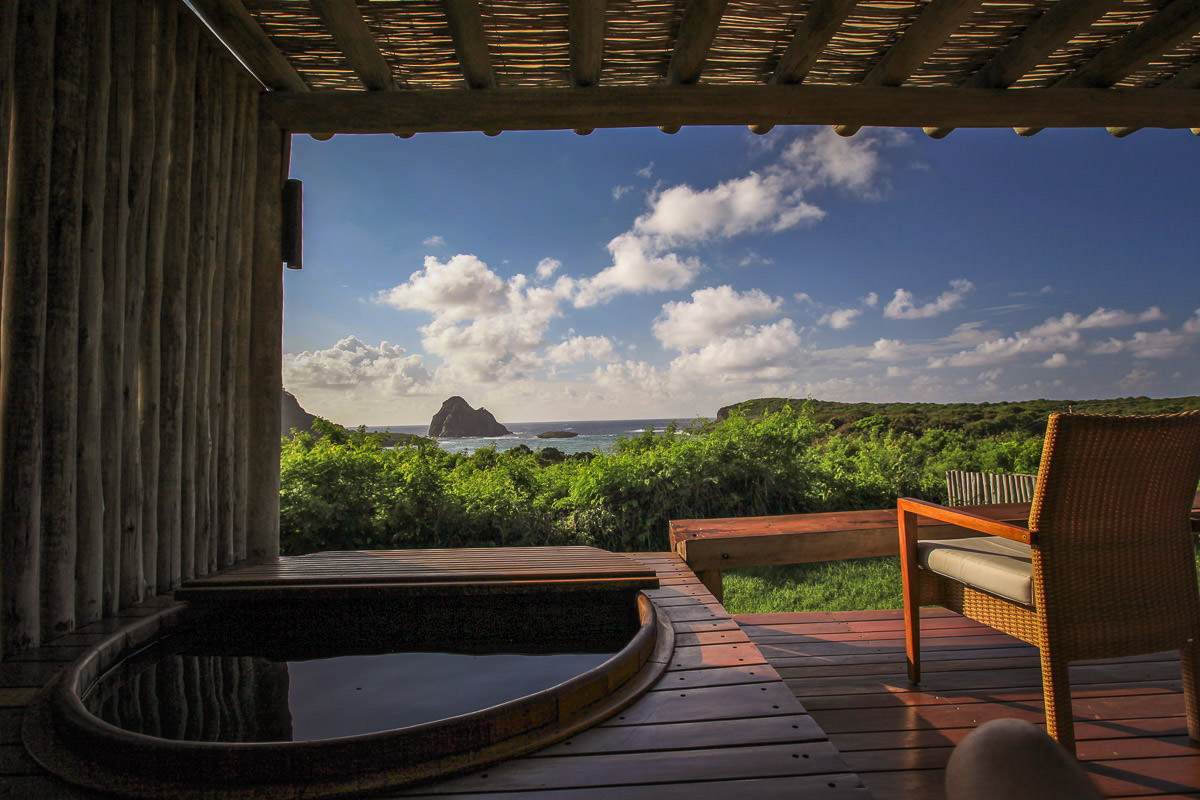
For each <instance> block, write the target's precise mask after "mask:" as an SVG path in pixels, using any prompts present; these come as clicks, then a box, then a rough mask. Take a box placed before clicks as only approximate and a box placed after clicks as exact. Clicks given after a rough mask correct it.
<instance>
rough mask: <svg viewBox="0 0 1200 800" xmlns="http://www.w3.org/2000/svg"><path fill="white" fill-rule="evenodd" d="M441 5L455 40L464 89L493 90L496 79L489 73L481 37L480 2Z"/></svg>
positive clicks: (489, 62)
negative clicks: (464, 82) (465, 86)
mask: <svg viewBox="0 0 1200 800" xmlns="http://www.w3.org/2000/svg"><path fill="white" fill-rule="evenodd" d="M443 1H444V2H445V4H446V21H447V22H449V23H450V36H451V38H453V40H454V52H455V53H456V54H457V55H458V63H459V65H460V66H461V67H462V72H463V77H464V78H466V80H467V86H469V87H470V88H472V89H489V88H491V87H492V86H495V85H496V76H495V75H494V74H493V72H492V59H491V56H490V55H489V54H488V48H487V40H486V39H485V38H484V35H483V14H482V12H481V11H480V10H479V0H443Z"/></svg>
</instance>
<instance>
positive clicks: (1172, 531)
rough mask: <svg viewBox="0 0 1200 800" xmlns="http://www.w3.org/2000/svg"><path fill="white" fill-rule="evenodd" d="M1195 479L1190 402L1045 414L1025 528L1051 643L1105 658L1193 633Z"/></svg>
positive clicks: (1197, 447)
mask: <svg viewBox="0 0 1200 800" xmlns="http://www.w3.org/2000/svg"><path fill="white" fill-rule="evenodd" d="M1197 481H1200V412H1191V413H1186V414H1173V415H1163V416H1155V417H1115V416H1093V415H1082V414H1054V415H1052V416H1051V417H1050V421H1049V425H1048V426H1047V429H1046V438H1045V444H1044V446H1043V450H1042V463H1041V469H1040V470H1039V472H1038V482H1037V488H1036V490H1035V493H1034V499H1033V506H1032V508H1031V510H1030V515H1029V528H1030V530H1031V531H1033V532H1034V535H1033V551H1034V571H1035V578H1034V592H1035V597H1034V602H1035V605H1036V606H1037V607H1038V608H1039V609H1041V610H1042V614H1043V616H1044V618H1045V619H1046V620H1047V629H1046V631H1045V635H1046V637H1047V640H1048V641H1049V642H1050V643H1051V645H1050V646H1051V647H1054V648H1055V649H1060V650H1061V652H1064V653H1069V657H1070V658H1071V659H1077V658H1099V657H1115V656H1120V655H1127V654H1133V653H1145V652H1150V651H1153V650H1155V649H1165V648H1173V647H1178V646H1179V643H1180V642H1181V641H1184V640H1186V639H1188V638H1190V637H1192V636H1195V635H1196V634H1197V633H1200V595H1198V594H1197V586H1196V567H1195V561H1194V558H1193V541H1194V539H1195V537H1194V536H1193V534H1192V532H1191V525H1190V521H1189V512H1190V510H1191V506H1192V498H1193V497H1194V496H1195V492H1196V485H1197Z"/></svg>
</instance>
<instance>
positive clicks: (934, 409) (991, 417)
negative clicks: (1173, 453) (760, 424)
mask: <svg viewBox="0 0 1200 800" xmlns="http://www.w3.org/2000/svg"><path fill="white" fill-rule="evenodd" d="M785 406H791V407H793V408H800V407H801V406H803V407H804V408H805V410H806V411H807V412H808V413H809V414H810V415H811V416H812V418H813V419H815V420H816V421H817V422H823V423H827V424H829V425H830V426H832V427H833V429H834V430H836V431H855V430H862V429H863V428H869V429H873V430H890V431H895V432H907V433H914V434H919V433H921V432H922V431H927V430H932V429H940V430H950V431H961V432H963V433H965V434H967V435H969V436H972V437H986V436H995V435H998V434H1003V433H1022V434H1027V435H1029V436H1042V435H1043V434H1045V432H1046V419H1047V418H1048V417H1049V416H1050V415H1051V414H1053V413H1055V412H1061V411H1073V412H1075V413H1078V414H1174V413H1177V412H1179V411H1192V410H1195V409H1200V397H1166V398H1150V397H1119V398H1117V399H1115V400H1028V401H1023V402H1019V403H836V402H833V401H829V400H789V399H787V398H783V397H763V398H759V399H756V400H747V401H746V402H744V403H738V404H737V405H733V406H726V407H725V408H722V409H721V410H720V411H718V412H717V420H718V421H720V420H723V419H724V418H725V417H726V416H727V415H729V414H730V413H732V412H734V411H737V412H739V413H741V414H743V415H744V416H746V417H749V418H750V419H757V418H759V417H761V416H763V415H765V414H769V413H772V412H775V411H779V410H780V409H781V408H783V407H785Z"/></svg>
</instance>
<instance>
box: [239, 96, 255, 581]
mask: <svg viewBox="0 0 1200 800" xmlns="http://www.w3.org/2000/svg"><path fill="white" fill-rule="evenodd" d="M244 92H245V96H246V99H247V108H246V120H245V123H244V125H245V129H246V141H245V144H244V145H243V148H242V156H243V158H242V174H241V182H242V185H243V195H242V196H243V199H244V201H245V204H244V207H243V209H242V214H243V215H244V217H245V219H244V224H243V225H242V251H241V258H240V259H239V262H238V286H239V298H238V305H239V308H240V309H241V313H240V314H239V319H238V331H237V343H238V352H237V359H238V371H237V398H238V416H237V424H236V426H235V431H236V436H237V443H236V444H237V449H236V453H237V460H236V464H235V469H236V472H237V484H236V487H235V491H236V494H237V503H236V514H235V516H234V520H233V524H234V534H233V536H234V543H235V547H236V550H237V558H238V560H239V561H242V560H244V559H245V558H246V553H247V550H246V546H247V545H246V541H247V535H248V524H247V515H248V514H249V510H248V508H247V505H246V504H247V495H246V491H247V486H248V483H247V482H248V480H249V461H248V455H247V454H248V452H249V442H250V426H249V423H248V420H249V416H250V415H249V409H250V407H251V402H250V337H251V322H250V310H251V309H250V296H251V294H250V283H251V279H252V277H253V263H254V228H255V226H254V222H253V221H254V219H255V218H256V215H257V214H258V207H257V205H256V194H255V193H256V179H257V174H256V170H255V164H256V163H257V158H258V92H255V91H253V90H252V88H251V87H249V86H247V88H246V89H245V90H244Z"/></svg>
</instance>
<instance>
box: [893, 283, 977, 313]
mask: <svg viewBox="0 0 1200 800" xmlns="http://www.w3.org/2000/svg"><path fill="white" fill-rule="evenodd" d="M974 288H975V285H974V284H972V283H971V282H970V281H969V280H966V279H965V278H957V279H955V280H952V281H950V288H949V289H947V290H946V291H944V292H942V293H941V294H939V295H938V296H937V299H936V300H931V301H929V302H928V303H924V304H921V305H918V304H917V303H916V302H915V301H914V298H913V294H912V292H910V291H908V290H907V289H897V290H896V293H895V294H894V295H892V299H891V300H889V301H888V304H887V305H886V306H884V308H883V315H884V316H885V317H887V318H889V319H928V318H929V317H936V316H938V315H939V314H944V313H946V312H947V311H952V310H953V309H956V308H958V307H959V306H961V305H962V303H963V298H965V297H966V295H967V294H968V293H969V292H970V291H971V290H972V289H974Z"/></svg>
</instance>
